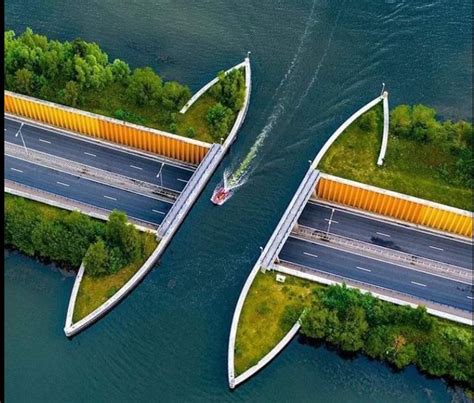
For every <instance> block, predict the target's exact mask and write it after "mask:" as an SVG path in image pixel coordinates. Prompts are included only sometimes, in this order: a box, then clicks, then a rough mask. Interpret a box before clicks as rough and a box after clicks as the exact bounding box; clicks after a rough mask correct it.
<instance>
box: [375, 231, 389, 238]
mask: <svg viewBox="0 0 474 403" xmlns="http://www.w3.org/2000/svg"><path fill="white" fill-rule="evenodd" d="M376 234H379V235H382V236H386V237H388V238H390V235H388V234H384V233H383V232H376Z"/></svg>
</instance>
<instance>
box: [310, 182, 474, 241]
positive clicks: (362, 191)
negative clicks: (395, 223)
mask: <svg viewBox="0 0 474 403" xmlns="http://www.w3.org/2000/svg"><path fill="white" fill-rule="evenodd" d="M316 196H317V197H318V198H320V199H323V200H327V201H331V202H336V203H339V204H343V205H346V206H350V207H355V208H359V209H362V210H366V211H370V212H373V213H376V214H381V215H384V216H387V217H392V218H396V219H399V220H403V221H407V222H411V223H414V224H418V225H423V226H425V227H430V228H433V229H437V230H441V231H446V232H451V233H453V234H457V235H462V236H466V237H472V235H473V217H472V214H471V213H469V212H467V211H464V210H458V209H454V208H452V207H448V206H443V205H441V204H436V203H431V202H428V201H423V200H421V199H415V198H412V197H407V196H405V195H402V194H397V193H395V192H387V191H385V190H384V189H379V191H377V188H375V187H373V186H367V185H364V184H358V183H357V182H352V181H347V180H345V179H341V178H337V177H334V176H330V175H321V177H320V179H319V181H318V183H317V184H316Z"/></svg>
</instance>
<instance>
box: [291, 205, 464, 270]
mask: <svg viewBox="0 0 474 403" xmlns="http://www.w3.org/2000/svg"><path fill="white" fill-rule="evenodd" d="M331 212H332V210H331V208H330V207H328V206H326V205H322V204H319V203H316V204H315V203H308V204H307V205H306V206H305V208H304V210H303V212H302V213H301V216H300V218H299V219H298V223H299V224H301V225H304V226H307V227H311V228H315V229H320V230H323V231H326V230H327V229H328V224H329V219H330V218H331ZM330 232H331V233H334V234H337V235H342V236H345V237H348V238H352V239H357V240H360V241H364V242H368V243H372V244H375V245H379V246H384V247H386V248H390V249H395V250H399V251H401V252H405V253H410V254H413V255H417V256H422V257H425V258H429V259H433V260H436V261H439V262H443V263H449V264H453V265H456V266H460V267H464V268H467V269H471V270H472V244H469V243H467V242H462V241H457V240H455V239H453V238H447V237H444V236H438V235H436V234H430V233H427V232H425V231H419V230H417V229H414V228H410V227H408V226H402V225H397V224H394V223H390V222H387V221H379V220H376V219H374V218H371V217H369V216H367V215H362V213H361V215H359V214H354V213H351V212H349V211H347V210H343V209H341V208H339V207H337V208H336V209H335V211H334V214H333V217H332V222H331V228H330Z"/></svg>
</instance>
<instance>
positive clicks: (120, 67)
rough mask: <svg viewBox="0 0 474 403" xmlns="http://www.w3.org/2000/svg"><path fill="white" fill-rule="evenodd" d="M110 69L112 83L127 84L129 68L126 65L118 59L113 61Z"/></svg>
mask: <svg viewBox="0 0 474 403" xmlns="http://www.w3.org/2000/svg"><path fill="white" fill-rule="evenodd" d="M111 68H112V74H113V77H114V81H116V82H119V83H122V84H127V83H128V81H129V78H130V67H129V65H128V64H127V63H125V62H124V61H122V60H120V59H115V60H114V62H113V63H112V66H111Z"/></svg>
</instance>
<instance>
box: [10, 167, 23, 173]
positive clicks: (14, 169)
mask: <svg viewBox="0 0 474 403" xmlns="http://www.w3.org/2000/svg"><path fill="white" fill-rule="evenodd" d="M10 169H11V170H12V171H15V172H20V173H23V171H22V170H21V169H16V168H10Z"/></svg>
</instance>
